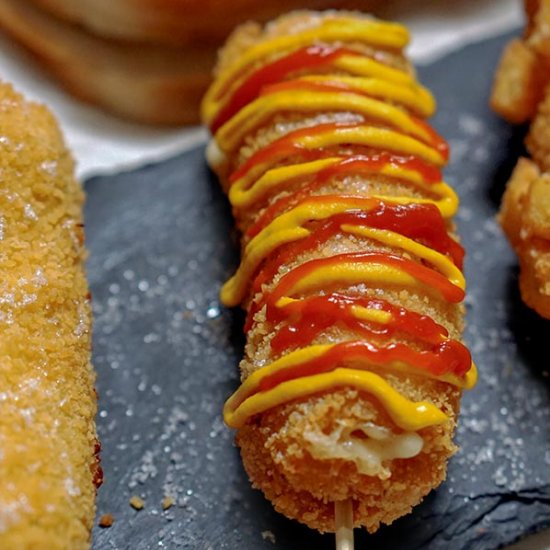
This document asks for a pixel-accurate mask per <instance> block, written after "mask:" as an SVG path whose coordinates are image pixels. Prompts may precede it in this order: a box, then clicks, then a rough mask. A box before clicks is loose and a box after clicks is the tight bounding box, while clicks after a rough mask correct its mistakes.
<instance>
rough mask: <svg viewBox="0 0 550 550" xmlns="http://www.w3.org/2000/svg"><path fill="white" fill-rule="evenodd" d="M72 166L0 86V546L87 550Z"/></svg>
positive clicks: (87, 466) (49, 132)
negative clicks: (82, 549) (85, 549)
mask: <svg viewBox="0 0 550 550" xmlns="http://www.w3.org/2000/svg"><path fill="white" fill-rule="evenodd" d="M73 168H74V167H73V161H72V159H71V156H70V154H69V152H68V151H67V149H66V148H65V145H64V144H63V140H62V137H61V134H60V132H59V129H58V127H57V124H56V122H55V120H54V118H53V117H52V115H51V114H50V113H49V111H48V110H47V109H45V108H44V107H42V106H40V105H37V104H34V103H29V102H26V101H25V100H24V99H23V98H22V97H21V96H20V95H19V94H17V93H15V92H14V91H13V89H12V88H11V87H10V86H8V85H6V84H1V83H0V177H1V184H0V480H1V483H0V548H6V549H8V548H10V549H22V550H24V549H31V548H32V549H34V548H48V549H69V548H70V549H80V548H89V547H90V531H91V528H92V523H93V517H94V511H95V505H94V501H95V494H96V488H97V486H98V485H99V484H100V482H101V469H100V467H99V461H98V456H97V454H98V450H99V444H98V442H97V438H96V430H95V423H94V417H95V412H96V395H95V391H94V374H93V371H92V368H91V364H90V351H91V335H90V329H91V326H90V298H89V293H88V287H87V283H86V279H85V276H84V269H83V257H84V247H83V225H82V212H81V207H82V201H83V193H82V190H81V188H80V186H79V185H78V183H77V182H76V181H75V179H74V169H73Z"/></svg>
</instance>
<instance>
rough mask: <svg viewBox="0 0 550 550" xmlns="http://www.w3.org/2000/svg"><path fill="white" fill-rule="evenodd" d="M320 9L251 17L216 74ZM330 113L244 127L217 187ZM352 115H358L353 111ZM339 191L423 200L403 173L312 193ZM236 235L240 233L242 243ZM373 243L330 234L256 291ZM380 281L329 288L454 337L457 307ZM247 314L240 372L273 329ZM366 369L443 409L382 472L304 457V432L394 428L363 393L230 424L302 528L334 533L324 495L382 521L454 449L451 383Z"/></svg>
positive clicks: (361, 520) (246, 220) (436, 479)
mask: <svg viewBox="0 0 550 550" xmlns="http://www.w3.org/2000/svg"><path fill="white" fill-rule="evenodd" d="M346 15H349V14H346ZM353 15H355V16H359V15H358V14H353ZM327 16H328V17H330V15H319V14H312V13H311V12H295V13H293V14H289V15H288V16H285V17H281V18H279V19H277V20H275V21H274V22H271V23H270V24H269V25H268V26H267V27H266V28H265V29H264V30H263V31H262V29H261V27H259V26H258V25H255V24H248V25H245V26H242V27H240V28H239V29H238V30H237V31H235V33H234V34H233V35H232V37H231V38H230V40H229V41H228V43H227V44H226V46H225V47H224V49H223V50H222V52H221V54H220V63H219V65H218V73H219V72H220V71H223V69H224V68H225V67H226V66H228V65H230V64H231V63H232V62H233V61H234V60H235V59H236V58H238V57H239V56H240V55H241V54H242V52H243V51H244V50H246V49H247V48H248V47H250V46H251V45H253V44H256V43H258V42H260V41H261V40H263V39H265V38H266V37H268V36H277V35H282V34H285V33H288V32H292V29H294V28H304V27H307V26H309V25H312V24H317V22H318V21H319V18H320V17H327ZM376 59H384V62H386V63H387V64H388V65H390V66H393V67H398V68H401V69H405V70H409V71H412V69H411V68H410V66H409V64H408V62H407V60H406V59H405V58H404V57H403V56H402V55H401V54H400V53H399V52H396V51H391V50H380V51H377V52H376ZM300 117H301V120H300ZM338 117H348V118H349V117H355V118H357V117H358V115H356V114H354V113H341V112H337V113H325V112H320V113H316V114H315V116H311V115H304V114H302V115H292V116H290V115H288V114H286V113H281V114H279V115H277V116H276V117H274V119H273V120H271V121H269V122H267V123H265V124H264V125H262V127H261V128H259V129H258V130H257V131H255V132H253V133H251V135H249V136H248V137H247V139H246V140H245V143H244V145H243V146H242V147H241V149H240V151H238V152H237V153H236V154H235V155H234V157H233V158H230V159H226V161H227V162H226V163H225V165H224V166H223V168H222V169H221V170H219V175H220V177H221V180H222V185H223V186H224V188H225V189H226V190H227V187H228V182H227V179H226V177H227V172H228V164H229V165H230V166H231V169H235V168H237V167H239V166H240V165H242V163H244V162H245V161H246V159H248V158H249V157H250V156H251V155H252V154H253V153H254V152H255V151H257V150H258V149H260V148H262V147H265V146H266V145H267V144H269V143H271V142H273V141H274V140H275V139H277V138H279V137H281V136H283V135H285V134H287V133H288V132H290V131H292V130H293V129H295V128H299V127H307V126H316V125H318V124H320V123H322V122H326V121H327V120H334V119H337V118H338ZM359 119H360V120H361V117H360V116H359ZM348 149H349V148H348ZM353 152H354V153H355V154H368V153H369V151H368V150H366V148H360V147H355V148H353ZM341 153H343V154H346V153H349V151H348V150H347V149H346V148H345V147H343V148H340V149H338V148H336V149H335V150H334V151H332V150H331V151H330V154H331V155H332V154H341ZM327 154H329V153H327ZM288 162H291V159H288V158H287V159H285V163H288ZM291 189H292V186H290V187H287V188H286V189H284V190H276V191H274V192H273V193H272V194H271V195H270V196H268V197H265V199H263V200H260V201H258V202H257V203H255V204H254V205H252V206H251V207H250V208H247V209H246V212H240V211H238V212H236V213H237V218H238V219H237V223H238V226H239V229H240V230H242V231H246V229H247V228H248V227H250V225H252V224H253V223H254V222H256V221H257V220H258V219H259V217H260V216H261V215H262V213H263V212H264V211H265V209H266V208H267V207H268V206H270V205H272V204H274V203H275V202H276V201H277V200H278V199H280V198H282V197H284V196H286V195H287V194H288V193H289V190H291ZM343 192H345V193H349V194H350V195H359V196H369V195H372V194H373V193H377V194H380V195H389V196H391V195H396V194H400V195H402V196H408V197H418V198H433V196H431V195H429V193H428V192H427V191H425V190H421V189H419V188H417V187H415V186H413V185H411V184H408V183H407V182H405V181H397V180H395V179H391V180H390V179H388V178H385V177H383V176H380V175H363V174H361V175H354V176H353V177H350V178H342V177H333V178H329V179H328V180H327V181H326V182H324V184H323V185H322V186H321V187H319V188H318V189H315V191H314V192H313V193H312V194H338V193H340V194H342V193H343ZM448 230H449V232H451V233H452V234H453V235H454V233H453V225H452V223H451V222H448ZM455 237H456V236H455ZM246 241H247V239H246V237H245V238H244V239H243V246H244V244H245V243H246ZM382 250H387V247H384V246H383V245H381V244H380V243H377V242H374V241H372V240H368V239H365V238H356V237H353V238H351V237H346V236H343V235H338V236H336V237H334V238H333V239H329V241H327V242H326V243H324V244H323V245H321V246H319V247H317V248H315V249H313V250H309V251H307V252H305V253H303V254H301V255H300V256H298V257H296V258H294V260H293V261H292V262H290V263H287V264H285V265H283V266H281V268H280V269H279V272H278V273H277V274H276V275H275V277H274V278H273V280H271V281H269V282H267V283H266V284H264V285H263V286H262V289H261V293H262V294H267V293H269V292H270V291H271V290H272V289H273V288H274V287H275V286H276V284H277V282H278V280H279V279H280V278H281V276H282V275H283V274H284V273H287V272H288V271H289V270H290V269H292V268H294V267H296V266H298V265H300V264H302V263H304V262H307V261H309V260H312V259H314V258H319V257H324V256H331V255H334V254H336V253H338V252H342V251H345V252H350V253H351V252H357V251H382ZM392 253H395V254H399V255H401V256H403V255H405V253H404V252H403V250H402V249H397V248H396V249H393V250H392ZM408 257H410V256H408ZM382 286H383V288H376V289H369V288H367V287H366V286H365V285H359V286H357V287H355V288H342V289H341V288H338V289H337V290H338V291H344V292H345V294H346V295H359V296H364V297H366V296H372V297H376V298H380V299H383V300H387V301H388V302H390V303H392V304H395V305H401V306H403V307H405V308H407V309H409V310H411V311H415V312H418V313H420V314H425V315H429V316H431V317H432V318H433V319H434V320H435V321H436V322H438V323H440V324H442V325H443V326H445V327H446V328H447V329H448V331H449V333H450V335H451V337H452V338H460V335H461V332H462V328H463V326H462V323H463V314H464V311H463V306H462V305H457V304H450V303H447V302H446V301H444V300H442V299H439V298H436V297H434V294H433V293H430V292H429V291H425V292H424V291H413V290H411V289H401V288H392V287H391V286H389V285H385V286H384V285H382ZM331 290H336V289H331ZM253 298H254V296H253V295H249V296H248V297H247V299H246V300H245V304H244V305H245V307H248V306H249V305H250V303H251V301H252V299H253ZM254 321H255V322H254V324H253V326H252V329H251V330H250V331H249V332H248V334H247V345H246V349H245V357H244V359H243V360H242V362H241V365H240V368H241V374H242V378H243V379H246V378H247V377H248V376H249V375H250V374H251V373H253V372H255V371H257V370H258V369H259V368H261V367H262V366H265V365H266V364H268V363H270V362H271V361H273V359H274V355H273V352H272V351H271V348H270V342H271V339H272V337H273V335H274V334H276V332H277V330H278V328H279V327H278V326H274V325H273V324H271V323H270V322H269V321H268V320H267V319H266V316H265V309H260V310H259V311H258V312H257V313H256V314H255V317H254ZM353 339H357V334H354V333H353V332H352V331H350V330H348V329H346V328H345V327H339V326H338V327H332V328H331V329H328V330H324V331H323V332H322V333H320V334H319V335H318V336H317V337H316V340H315V341H314V343H316V344H317V343H328V342H342V341H346V340H353ZM405 341H406V337H405V336H404V335H402V334H396V335H394V336H393V337H392V339H391V340H390V342H405ZM378 343H389V341H388V339H387V337H385V340H384V341H383V342H382V341H381V342H378ZM376 373H377V374H378V375H380V376H382V377H383V378H384V379H385V380H386V381H387V382H388V383H389V384H390V385H391V386H392V387H393V388H395V389H397V390H398V391H399V392H401V393H402V394H403V395H404V396H405V397H407V398H408V399H411V400H414V401H421V400H425V401H429V402H431V403H433V404H435V405H436V406H437V407H439V408H441V410H442V411H443V412H445V413H446V414H447V415H448V416H449V419H450V420H449V422H447V423H445V424H443V425H439V426H432V427H428V428H424V429H422V430H420V431H419V434H420V435H421V437H422V438H423V440H424V444H423V448H422V450H421V452H420V453H418V454H417V455H416V456H414V457H413V458H408V459H392V460H388V461H386V462H385V463H384V467H385V468H386V469H387V470H388V471H389V476H387V475H382V473H380V474H378V475H365V474H363V473H360V472H359V471H358V469H357V466H356V464H355V463H354V462H353V461H349V460H344V459H342V458H326V457H325V458H319V457H314V456H313V454H312V452H310V451H311V449H312V447H311V445H310V441H311V440H312V439H314V438H315V437H323V436H330V435H331V434H335V433H338V430H339V429H340V428H341V427H342V426H346V427H348V428H349V429H350V430H354V428H357V429H358V434H357V437H359V438H360V437H361V434H360V433H359V431H360V430H361V427H362V426H365V425H376V426H380V427H383V428H387V429H389V430H391V432H392V433H394V434H399V433H402V430H400V429H399V428H397V426H396V425H395V424H394V422H393V421H392V420H391V419H390V417H389V416H388V414H387V412H386V411H385V409H384V408H383V407H381V405H380V404H379V403H378V402H377V401H376V399H375V398H373V397H372V396H371V395H369V394H366V393H364V392H359V391H357V390H355V389H352V388H341V389H335V390H331V391H328V392H322V393H318V394H315V395H312V396H309V397H308V398H305V399H300V400H296V401H293V402H291V403H287V404H284V405H280V406H278V407H275V408H273V409H271V410H269V411H267V412H264V413H262V414H260V415H256V416H254V417H252V418H251V419H249V420H248V421H247V423H246V424H245V426H244V427H242V428H241V429H240V430H239V431H238V433H237V444H238V446H239V447H240V448H241V455H242V459H243V463H244V467H245V469H246V471H247V473H248V475H249V477H250V479H251V481H252V483H253V485H254V487H256V488H258V489H260V490H262V491H263V493H264V494H265V496H266V497H267V498H268V499H269V500H271V501H272V503H273V504H274V506H275V508H276V509H277V510H278V511H279V512H281V513H283V514H284V515H286V516H288V517H290V518H294V519H297V520H299V521H301V522H303V523H305V524H306V525H308V526H309V527H311V528H315V529H318V530H320V531H334V529H335V525H334V502H335V501H339V500H344V499H352V500H353V505H354V522H355V525H356V526H365V527H366V528H367V529H368V530H369V531H371V532H374V531H376V530H377V529H378V528H379V526H380V525H381V524H390V523H391V522H392V521H394V520H395V519H396V518H398V517H400V516H402V515H404V514H406V513H408V512H410V510H411V509H412V507H413V506H415V505H416V504H418V503H419V502H420V501H421V500H422V498H423V497H424V496H425V495H426V494H427V493H429V492H430V491H431V490H432V489H433V488H434V487H437V486H438V485H439V484H440V483H441V482H442V481H443V480H444V479H445V475H446V465H447V461H448V459H449V457H450V456H451V455H452V454H453V453H454V452H455V451H456V447H455V445H454V444H453V442H452V435H453V431H454V428H455V425H456V417H457V414H458V410H459V400H460V396H461V390H460V389H458V388H456V387H454V386H451V385H450V384H447V383H445V382H440V381H435V380H431V379H427V378H424V377H420V376H412V375H405V374H395V373H390V372H384V371H382V370H381V369H379V370H376ZM338 443H341V442H340V441H339V442H338Z"/></svg>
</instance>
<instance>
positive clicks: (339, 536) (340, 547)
mask: <svg viewBox="0 0 550 550" xmlns="http://www.w3.org/2000/svg"><path fill="white" fill-rule="evenodd" d="M334 518H335V527H336V529H335V530H336V550H353V546H354V545H353V502H352V500H351V499H348V500H339V501H337V502H335V503H334Z"/></svg>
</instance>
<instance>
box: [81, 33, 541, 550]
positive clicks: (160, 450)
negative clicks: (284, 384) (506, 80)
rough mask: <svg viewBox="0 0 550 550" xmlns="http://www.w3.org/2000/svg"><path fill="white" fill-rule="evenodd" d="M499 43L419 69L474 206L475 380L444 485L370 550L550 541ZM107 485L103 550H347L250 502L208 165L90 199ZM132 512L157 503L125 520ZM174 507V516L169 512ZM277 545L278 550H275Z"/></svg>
mask: <svg viewBox="0 0 550 550" xmlns="http://www.w3.org/2000/svg"><path fill="white" fill-rule="evenodd" d="M507 38H508V37H500V38H497V39H493V40H489V41H486V42H483V43H481V44H478V45H474V46H470V47H468V48H466V49H464V50H462V51H461V52H458V53H455V54H452V55H450V56H448V57H447V58H445V59H443V60H441V61H439V62H437V63H435V64H433V65H430V66H428V67H424V68H422V69H421V70H420V71H419V73H420V77H421V79H422V81H423V82H424V83H425V84H426V85H427V86H428V87H430V88H431V89H432V90H433V92H434V94H435V96H436V98H437V100H438V103H439V112H438V115H437V116H436V117H435V126H436V127H437V129H438V130H439V131H440V132H441V133H442V134H443V135H444V136H445V137H447V138H448V139H449V141H450V144H451V148H452V160H451V164H450V166H449V168H448V170H447V171H446V179H447V181H448V182H449V183H450V184H451V185H453V186H454V187H455V188H456V189H457V191H458V193H459V194H460V196H461V199H462V209H461V211H460V214H459V216H458V224H459V229H460V234H461V236H462V238H463V241H464V243H465V245H466V248H467V251H468V256H467V262H466V271H467V278H468V282H469V293H468V298H467V309H468V328H467V332H466V339H467V341H468V344H469V345H470V346H471V349H472V352H473V355H474V359H475V360H476V362H477V364H478V366H479V369H480V372H481V377H480V382H479V385H478V386H477V387H476V389H475V390H474V391H472V392H470V393H469V394H467V395H466V396H465V399H464V402H463V415H462V417H461V424H460V427H459V430H458V434H457V439H458V442H459V444H460V445H461V450H460V452H459V453H458V454H457V455H456V456H455V458H454V459H453V460H452V461H451V464H450V467H449V476H448V480H447V482H446V483H445V484H444V485H443V486H442V487H441V488H440V489H438V490H437V491H436V492H434V493H432V494H431V495H430V496H429V497H428V498H427V499H426V500H425V502H424V503H423V504H422V505H420V506H419V507H418V508H417V509H416V510H415V511H414V512H413V513H412V514H411V515H410V516H408V517H406V518H403V519H402V520H400V521H398V522H396V523H395V524H394V525H393V526H391V527H389V528H385V529H383V530H381V531H380V532H379V533H378V534H377V535H375V536H372V537H368V536H367V535H366V534H365V533H357V543H358V547H359V548H363V547H368V548H369V549H371V550H375V549H382V548H392V549H395V550H399V549H405V548H407V550H411V549H414V548H430V549H440V548H441V549H443V548H445V549H449V548H450V549H453V550H459V549H466V548H467V549H469V550H476V549H478V550H481V549H483V550H489V549H496V548H499V547H501V546H502V545H505V544H507V543H509V542H512V541H514V540H516V539H517V538H518V537H521V536H523V535H525V534H527V533H529V532H532V531H534V530H537V529H541V528H543V527H544V526H550V382H549V380H550V378H549V374H550V372H549V370H550V359H549V358H550V353H549V351H548V349H547V347H546V346H545V344H547V342H545V339H546V341H548V340H550V324H549V323H548V322H544V321H542V320H540V319H539V318H537V317H536V316H535V315H534V314H532V313H531V312H530V311H528V310H527V309H526V308H525V307H524V306H523V305H522V303H521V301H520V299H519V293H518V290H517V268H516V260H515V257H514V255H513V254H512V252H511V250H510V248H509V246H508V244H507V243H506V241H505V239H504V237H503V235H502V233H501V231H500V229H499V227H498V225H497V224H496V222H495V220H494V216H495V213H496V210H497V207H498V203H499V201H500V196H501V195H502V191H503V186H504V182H505V181H506V178H507V176H508V174H509V172H510V170H511V168H512V166H513V163H514V162H515V159H516V157H517V155H518V154H519V153H520V152H521V141H522V137H523V136H522V130H521V129H512V128H511V127H509V126H508V125H506V124H505V123H504V122H502V121H500V120H498V119H497V117H496V116H494V115H493V114H492V113H491V112H490V111H489V109H488V107H487V105H486V103H487V97H488V91H489V86H490V81H491V78H492V71H493V67H494V66H495V63H496V60H497V58H498V55H499V52H500V49H501V48H502V46H503V45H504V43H505V41H506V39H507ZM87 190H88V194H89V197H88V205H87V235H88V247H89V248H90V251H91V257H90V260H89V266H88V267H89V275H90V278H91V286H92V290H93V295H94V311H95V317H96V324H95V336H94V363H95V366H96V368H97V370H98V373H99V378H98V390H99V394H100V414H99V418H98V421H99V433H100V437H101V439H102V443H103V466H104V468H105V484H104V486H103V487H102V488H101V490H100V493H99V500H98V517H99V515H101V514H105V513H111V514H113V515H114V518H115V523H114V525H113V526H112V527H110V528H109V529H99V528H96V531H95V542H94V548H97V549H104V548H107V549H108V548H118V549H123V548H134V549H137V550H139V549H146V548H199V549H209V548H212V549H218V548H219V549H224V548H225V549H235V548H246V549H264V548H265V549H269V548H288V549H290V548H316V549H321V550H322V549H330V548H334V540H333V537H331V536H330V535H326V536H322V535H319V534H317V533H314V532H311V531H309V530H308V529H307V528H305V527H303V526H301V525H298V524H296V523H294V522H291V521H288V520H286V519H285V518H283V517H281V516H279V515H278V514H276V513H275V512H274V511H273V510H272V509H271V505H270V504H269V503H268V502H266V501H265V500H264V498H263V497H262V495H261V494H259V493H258V492H257V491H254V490H252V489H251V488H250V487H249V483H248V480H247V478H246V476H245V474H244V473H243V470H242V466H241V463H240V458H239V455H238V452H237V450H236V449H235V448H234V447H233V444H232V439H233V435H232V433H231V432H230V431H229V430H228V429H226V428H225V427H224V425H223V423H222V421H221V416H220V412H221V408H222V404H223V401H224V399H225V398H226V397H227V396H228V395H229V394H230V393H231V392H232V391H233V390H234V389H235V387H236V385H237V369H236V364H237V361H238V358H239V357H240V354H241V346H242V336H241V323H242V318H241V316H240V315H239V314H238V313H237V312H231V311H227V310H225V309H223V308H222V307H221V306H220V304H219V301H218V297H217V293H218V290H219V288H220V285H221V283H222V282H223V280H224V279H225V278H226V277H227V276H228V275H229V274H230V273H231V271H232V269H233V268H234V267H235V265H236V261H237V257H236V247H235V244H234V243H235V242H236V241H235V239H234V238H233V237H232V221H231V217H230V213H229V208H228V207H227V204H226V202H225V199H224V197H223V196H222V193H221V191H220V190H219V189H218V186H217V183H216V181H215V178H213V177H212V176H211V175H210V174H209V173H208V171H207V169H206V167H205V163H204V160H203V150H202V149H198V150H195V151H192V152H190V153H187V154H184V155H181V156H179V157H177V158H174V159H171V160H168V161H166V162H163V163H161V164H157V165H153V166H148V167H145V168H142V169H140V170H136V171H133V172H128V173H123V174H119V175H116V176H109V177H101V178H94V179H92V180H90V181H88V182H87ZM133 495H136V496H139V497H140V498H142V499H143V500H144V501H145V506H144V508H143V509H142V510H140V511H136V510H135V509H134V508H132V507H131V506H130V503H129V500H130V497H132V496H133ZM165 497H172V499H173V502H174V504H173V506H171V507H170V508H168V509H167V510H163V506H162V501H163V499H164V498H165ZM274 541H275V542H274Z"/></svg>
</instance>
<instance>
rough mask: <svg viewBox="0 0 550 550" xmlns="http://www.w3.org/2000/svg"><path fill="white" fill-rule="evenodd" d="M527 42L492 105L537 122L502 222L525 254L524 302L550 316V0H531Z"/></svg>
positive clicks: (511, 52)
mask: <svg viewBox="0 0 550 550" xmlns="http://www.w3.org/2000/svg"><path fill="white" fill-rule="evenodd" d="M525 10H526V13H527V26H526V29H525V38H524V39H523V40H513V41H512V42H510V44H508V46H507V47H506V50H505V52H504V54H503V57H502V59H501V61H500V65H499V67H498V69H497V73H496V75H495V82H494V87H493V92H492V95H491V106H492V107H493V109H494V110H495V111H496V112H498V113H499V114H501V115H502V116H503V117H504V118H505V119H506V120H508V121H510V122H515V123H517V122H525V121H529V120H532V124H531V127H530V129H529V133H528V135H527V138H526V146H527V149H528V151H529V153H530V154H531V156H532V158H533V161H534V162H533V161H530V160H528V159H524V158H521V159H519V161H518V163H517V166H516V168H515V170H514V172H513V173H512V176H511V178H510V180H509V181H508V184H507V186H506V191H505V193H504V196H503V199H502V205H501V209H500V213H499V221H500V223H501V225H502V228H503V229H504V232H505V233H506V236H507V237H508V239H509V240H510V243H511V244H512V246H513V247H514V249H515V251H516V252H517V254H518V256H519V262H520V280H519V283H520V291H521V296H522V298H523V301H524V302H525V303H526V304H527V305H528V306H529V307H531V308H533V309H534V310H535V311H537V313H539V314H540V315H542V316H543V317H548V318H550V175H549V174H548V172H549V171H550V145H549V143H550V89H549V88H548V86H547V84H548V79H549V77H550V69H549V64H550V30H549V29H550V1H549V0H525Z"/></svg>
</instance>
